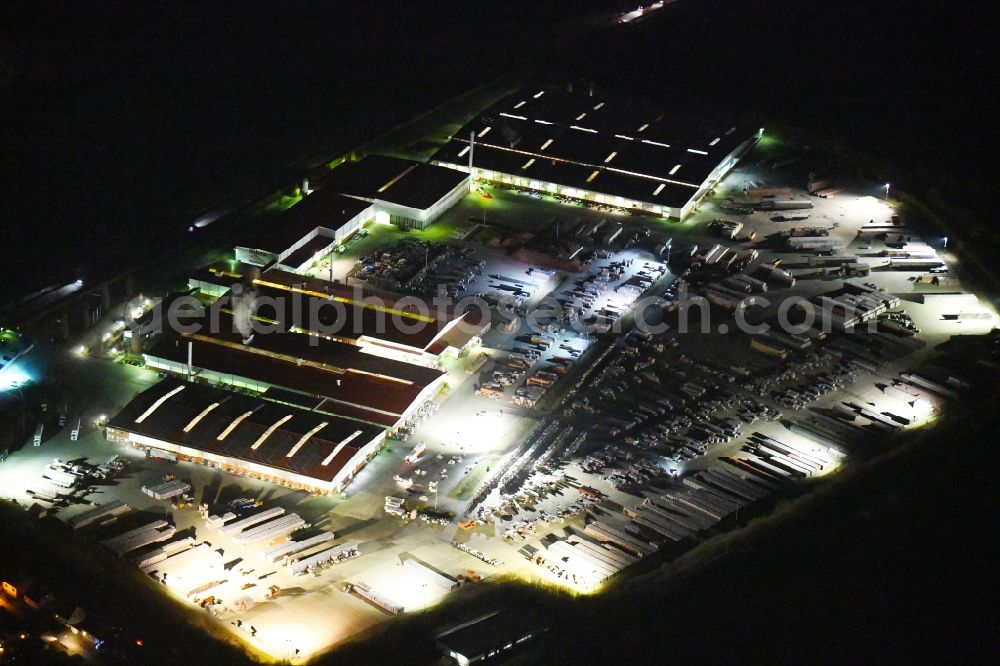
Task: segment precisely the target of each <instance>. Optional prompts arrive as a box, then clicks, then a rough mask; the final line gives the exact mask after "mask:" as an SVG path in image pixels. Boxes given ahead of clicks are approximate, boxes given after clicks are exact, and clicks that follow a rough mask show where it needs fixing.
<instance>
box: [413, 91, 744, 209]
mask: <svg viewBox="0 0 1000 666" xmlns="http://www.w3.org/2000/svg"><path fill="white" fill-rule="evenodd" d="M472 132H474V133H475V135H476V139H475V152H474V153H473V156H474V157H473V163H474V166H475V167H476V168H480V169H488V170H492V171H498V172H501V173H507V174H512V175H516V176H521V177H524V178H528V179H533V180H538V181H542V182H552V183H557V184H559V185H563V186H566V187H574V188H578V189H581V190H585V191H595V192H603V193H606V194H610V195H614V196H621V197H623V198H626V199H631V200H637V201H644V202H649V203H660V204H662V205H667V206H674V207H680V206H683V205H684V204H685V203H687V201H688V200H690V199H691V197H693V196H694V195H695V193H696V192H697V191H698V189H699V188H700V186H701V185H702V183H704V182H705V180H706V179H707V178H708V177H709V175H710V174H711V172H712V171H713V170H714V169H715V168H716V167H717V166H718V165H719V164H720V163H721V162H722V161H723V159H724V158H725V157H726V156H727V155H729V154H730V153H731V152H733V150H735V149H736V148H737V147H739V146H740V144H742V143H743V142H744V141H745V140H746V139H747V138H749V137H750V136H751V134H752V132H750V131H747V130H746V129H745V128H740V127H738V126H736V125H733V124H728V123H723V124H721V125H719V124H716V125H715V126H713V124H712V123H711V122H710V121H707V120H706V119H705V118H702V117H698V118H693V117H691V116H688V115H685V114H682V113H679V112H675V111H671V112H664V111H659V110H656V109H654V108H652V107H650V106H648V105H646V104H643V103H641V102H636V101H634V100H627V99H622V98H618V97H613V96H609V95H597V96H588V95H587V94H583V93H569V92H566V91H564V90H558V89H539V90H524V91H521V92H518V93H514V94H513V95H509V96H507V97H505V98H504V99H502V100H500V101H499V102H497V103H496V104H494V105H493V106H491V107H490V108H488V109H486V110H485V111H484V112H482V113H481V114H479V115H478V116H477V117H476V118H475V119H474V120H472V121H471V122H470V123H468V124H467V125H466V126H465V127H463V128H462V129H461V130H459V131H458V132H457V133H456V134H455V135H454V137H453V138H452V140H451V141H450V142H449V143H448V144H447V145H445V146H444V147H443V148H441V150H439V151H438V152H437V153H436V154H435V155H434V158H433V159H434V161H440V162H446V163H450V164H460V165H465V164H466V163H467V162H468V153H469V150H468V148H469V135H470V133H472Z"/></svg>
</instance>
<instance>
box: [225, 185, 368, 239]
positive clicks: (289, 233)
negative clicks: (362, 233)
mask: <svg viewBox="0 0 1000 666" xmlns="http://www.w3.org/2000/svg"><path fill="white" fill-rule="evenodd" d="M370 206H371V204H370V203H368V202H367V201H359V200H358V199H355V198H352V197H345V196H343V195H341V194H339V193H337V192H336V191H335V190H331V189H329V188H325V189H322V190H318V191H315V192H313V193H312V194H310V195H308V196H306V197H303V198H302V200H301V201H299V202H298V203H297V204H295V205H294V206H292V207H291V208H289V209H288V210H286V211H285V212H283V213H282V214H281V215H278V216H277V217H275V218H274V219H273V220H270V221H269V222H268V224H267V226H265V227H264V228H263V229H262V230H261V231H260V232H259V233H257V234H255V235H254V236H252V237H250V238H246V239H241V240H240V245H242V246H244V247H252V248H254V249H257V250H265V251H267V252H273V253H275V254H280V253H282V252H284V251H285V250H287V249H288V248H289V247H291V246H292V245H294V244H295V243H297V242H298V241H299V240H301V239H302V238H303V237H304V236H305V235H306V234H308V233H309V232H311V231H312V230H313V229H315V228H316V227H326V228H327V229H330V230H331V231H336V230H337V229H339V228H340V227H341V226H343V225H344V224H345V223H347V222H349V221H350V220H352V219H354V218H355V217H356V216H358V215H359V214H361V213H362V212H363V211H364V210H365V209H366V208H368V207H370ZM331 242H332V241H331Z"/></svg>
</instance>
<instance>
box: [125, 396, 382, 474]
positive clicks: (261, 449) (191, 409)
mask: <svg viewBox="0 0 1000 666" xmlns="http://www.w3.org/2000/svg"><path fill="white" fill-rule="evenodd" d="M108 425H109V427H112V428H117V429H119V430H124V431H126V432H130V433H134V434H139V435H144V436H146V437H151V438H153V439H157V440H160V441H164V442H169V443H172V444H175V445H180V446H186V447H189V448H192V449H197V450H199V451H205V452H208V453H213V454H217V455H221V456H228V457H231V458H236V459H239V460H244V461H248V462H254V463H258V464H260V465H265V466H267V467H272V468H275V469H278V470H285V471H288V472H293V473H296V474H302V475H304V476H307V477H310V478H313V479H318V480H321V481H326V482H330V481H333V479H334V478H335V477H336V476H337V474H338V473H339V472H340V471H341V470H342V469H343V467H344V465H346V464H347V463H348V461H350V460H351V458H352V457H353V456H354V454H355V453H357V451H358V450H359V449H360V448H362V447H363V446H365V445H366V444H368V443H370V442H371V441H373V440H374V439H375V438H376V437H378V436H379V435H381V433H382V432H383V428H380V427H378V426H374V425H369V424H366V423H359V422H357V421H350V420H347V419H339V418H336V417H332V416H328V415H325V414H317V413H312V412H308V411H306V410H303V409H298V408H295V407H289V406H287V405H282V404H278V403H274V402H269V401H267V400H262V399H260V398H252V397H248V396H245V395H241V394H239V393H233V392H230V391H224V390H222V389H217V388H213V387H209V386H204V385H201V384H196V383H190V382H183V381H180V380H176V379H164V380H162V381H160V382H159V383H158V384H155V385H154V386H152V387H151V388H149V389H147V390H145V391H143V392H142V393H140V394H139V395H137V396H136V397H135V398H133V399H132V401H131V402H130V403H129V404H127V405H126V406H125V407H124V408H123V409H122V411H121V412H119V413H118V414H117V415H116V416H115V417H113V418H112V419H111V420H110V421H109V423H108Z"/></svg>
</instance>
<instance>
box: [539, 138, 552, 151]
mask: <svg viewBox="0 0 1000 666" xmlns="http://www.w3.org/2000/svg"><path fill="white" fill-rule="evenodd" d="M551 145H552V139H549V140H548V141H546V142H545V143H543V144H542V147H541V148H540V149H539V150H545V149H546V148H548V147H549V146H551Z"/></svg>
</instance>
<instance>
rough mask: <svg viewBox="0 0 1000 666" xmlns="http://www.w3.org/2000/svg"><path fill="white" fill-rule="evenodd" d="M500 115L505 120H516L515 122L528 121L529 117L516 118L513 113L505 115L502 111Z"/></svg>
mask: <svg viewBox="0 0 1000 666" xmlns="http://www.w3.org/2000/svg"><path fill="white" fill-rule="evenodd" d="M500 115H501V116H504V117H505V118H514V119H515V120H527V119H528V118H527V116H515V115H514V114H512V113H504V112H502V111H501V112H500Z"/></svg>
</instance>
